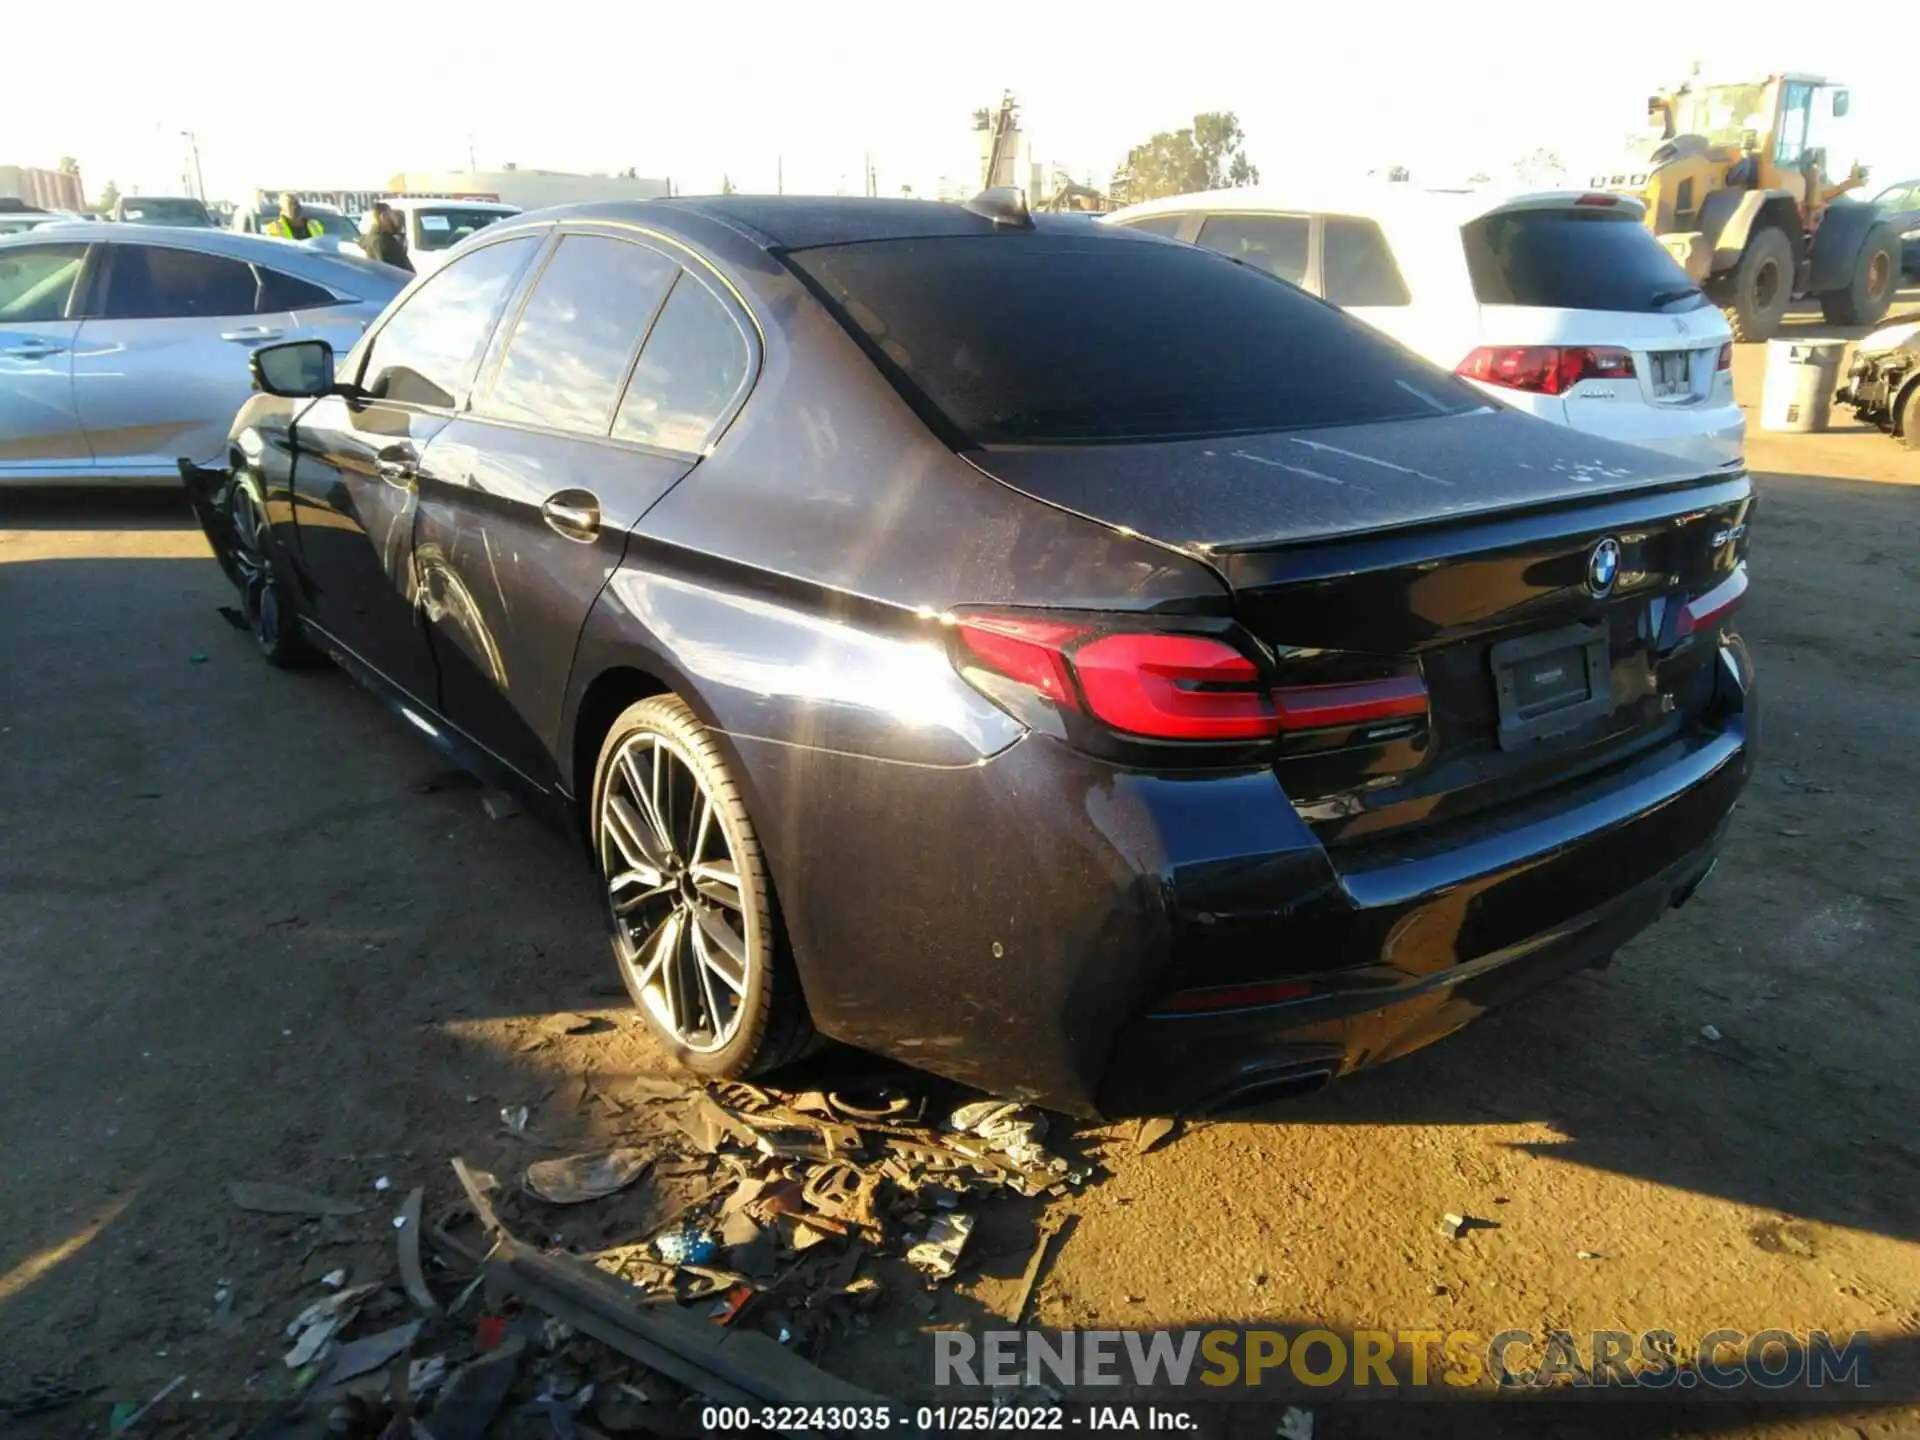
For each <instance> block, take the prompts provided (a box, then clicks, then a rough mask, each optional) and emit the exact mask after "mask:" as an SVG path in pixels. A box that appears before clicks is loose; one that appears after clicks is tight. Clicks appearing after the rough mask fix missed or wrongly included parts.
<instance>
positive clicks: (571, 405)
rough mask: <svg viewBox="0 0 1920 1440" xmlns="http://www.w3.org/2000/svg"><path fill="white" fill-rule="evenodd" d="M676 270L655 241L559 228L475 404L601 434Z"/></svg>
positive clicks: (533, 421)
mask: <svg viewBox="0 0 1920 1440" xmlns="http://www.w3.org/2000/svg"><path fill="white" fill-rule="evenodd" d="M678 270H679V267H678V266H677V265H675V264H674V262H673V261H671V260H669V259H668V258H667V257H666V256H664V255H662V254H661V253H660V252H659V251H658V250H649V249H647V248H646V247H645V246H642V245H634V244H630V243H629V242H627V241H625V240H613V239H609V238H607V237H606V236H602V235H568V236H566V237H564V238H563V239H562V240H561V241H560V248H559V249H558V250H556V251H554V254H553V259H551V260H550V261H548V262H547V267H546V269H544V270H543V271H541V272H540V279H539V280H538V281H537V282H536V283H535V285H534V287H533V294H532V295H530V296H529V297H528V298H527V303H526V307H525V308H524V309H523V310H522V311H521V312H520V319H519V322H518V323H517V324H516V325H515V326H514V330H513V337H512V339H511V340H509V341H508V342H507V350H506V356H505V358H504V359H503V360H502V361H501V362H500V374H499V378H497V379H496V380H495V381H494V382H493V390H492V392H491V393H490V394H489V395H488V396H487V398H486V401H485V403H484V404H482V405H481V406H480V407H479V408H480V409H481V410H483V411H484V412H485V413H486V414H488V415H494V416H498V417H499V418H500V419H503V420H524V421H527V422H529V423H531V424H535V425H551V426H553V427H555V428H556V429H560V430H575V431H579V432H581V433H582V434H587V435H604V434H606V433H607V422H608V421H609V420H611V419H612V418H613V403H614V401H615V400H616V399H618V398H619V395H620V383H621V382H622V381H623V380H625V379H626V378H627V366H628V363H629V362H630V361H631V360H632V359H633V352H634V350H635V349H636V348H638V346H639V344H640V340H641V337H642V336H644V335H645V334H646V333H647V327H648V325H650V324H651V323H652V321H653V317H654V314H655V312H656V311H658V310H659V308H660V302H661V301H662V300H663V299H665V298H666V294H667V289H668V287H669V286H671V285H672V284H673V277H674V275H675V273H676V272H677V271H678Z"/></svg>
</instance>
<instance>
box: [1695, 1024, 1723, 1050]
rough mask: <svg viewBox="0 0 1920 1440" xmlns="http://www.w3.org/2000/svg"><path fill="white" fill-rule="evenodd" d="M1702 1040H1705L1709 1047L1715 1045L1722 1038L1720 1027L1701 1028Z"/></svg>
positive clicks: (1707, 1026) (1706, 1026)
mask: <svg viewBox="0 0 1920 1440" xmlns="http://www.w3.org/2000/svg"><path fill="white" fill-rule="evenodd" d="M1700 1038H1701V1039H1702V1040H1705V1041H1706V1042H1707V1043H1708V1044H1709V1045H1712V1044H1715V1043H1716V1042H1718V1041H1719V1040H1720V1039H1721V1038H1722V1037H1721V1034H1720V1027H1719V1026H1718V1025H1702V1026H1701V1027H1700Z"/></svg>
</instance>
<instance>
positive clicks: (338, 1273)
mask: <svg viewBox="0 0 1920 1440" xmlns="http://www.w3.org/2000/svg"><path fill="white" fill-rule="evenodd" d="M320 1283H321V1284H322V1285H324V1286H326V1287H327V1289H329V1290H338V1289H339V1288H340V1287H341V1286H342V1285H345V1284H346V1283H347V1268H346V1266H344V1265H343V1266H341V1267H340V1268H339V1269H337V1270H329V1271H328V1272H327V1273H326V1274H324V1275H322V1276H321V1277H320Z"/></svg>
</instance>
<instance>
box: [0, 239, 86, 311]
mask: <svg viewBox="0 0 1920 1440" xmlns="http://www.w3.org/2000/svg"><path fill="white" fill-rule="evenodd" d="M86 258H87V247H86V246H84V245H26V246H22V247H20V248H19V249H10V250H0V325H45V324H47V323H48V322H50V321H53V320H60V319H64V318H65V317H66V313H67V297H68V296H70V295H72V294H73V284H74V281H76V280H78V279H79V278H80V267H81V265H82V264H84V263H85V261H86Z"/></svg>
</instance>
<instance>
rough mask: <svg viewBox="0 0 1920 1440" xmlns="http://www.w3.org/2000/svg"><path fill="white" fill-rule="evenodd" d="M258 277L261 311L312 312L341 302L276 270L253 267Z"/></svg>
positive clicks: (316, 286)
mask: <svg viewBox="0 0 1920 1440" xmlns="http://www.w3.org/2000/svg"><path fill="white" fill-rule="evenodd" d="M253 268H254V270H255V272H256V273H257V274H258V275H259V276H260V301H259V308H260V309H261V310H263V311H264V310H314V309H317V308H319V307H320V306H322V305H339V304H341V303H342V302H341V301H340V300H339V299H337V298H336V297H335V296H334V295H333V293H332V292H331V291H328V290H324V289H322V288H321V287H320V286H318V285H314V284H311V283H309V282H308V281H305V280H296V279H295V278H294V277H293V276H291V275H283V274H281V273H280V271H278V270H269V269H268V268H267V267H266V266H264V265H256V266H254V267H253Z"/></svg>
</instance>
